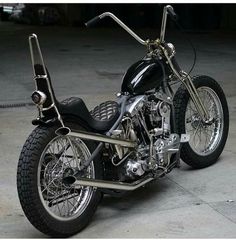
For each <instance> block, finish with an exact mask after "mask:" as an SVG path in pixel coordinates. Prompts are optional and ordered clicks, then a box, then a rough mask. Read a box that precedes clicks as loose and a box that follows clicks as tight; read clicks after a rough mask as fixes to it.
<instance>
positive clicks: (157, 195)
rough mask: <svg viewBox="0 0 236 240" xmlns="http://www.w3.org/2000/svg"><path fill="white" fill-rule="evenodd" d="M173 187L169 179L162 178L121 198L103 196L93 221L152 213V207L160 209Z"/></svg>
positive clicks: (126, 193)
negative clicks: (124, 215) (132, 214)
mask: <svg viewBox="0 0 236 240" xmlns="http://www.w3.org/2000/svg"><path fill="white" fill-rule="evenodd" d="M173 185H174V184H173V182H172V181H171V180H170V179H168V178H167V177H164V178H162V179H159V180H157V181H153V182H151V183H149V184H147V185H146V186H144V187H141V188H139V189H137V190H135V191H131V192H128V191H127V192H125V193H124V194H123V195H121V196H112V195H107V194H105V195H104V197H103V199H102V201H101V204H100V205H99V207H98V211H97V212H96V214H95V219H97V220H99V221H100V220H101V219H107V218H113V217H115V216H117V214H119V215H122V214H128V213H131V212H132V213H140V212H142V211H144V212H147V211H152V208H153V207H155V208H157V209H158V208H160V209H161V205H162V204H161V202H162V201H165V200H164V199H166V195H168V194H169V193H168V192H171V190H170V188H173V187H175V186H173Z"/></svg>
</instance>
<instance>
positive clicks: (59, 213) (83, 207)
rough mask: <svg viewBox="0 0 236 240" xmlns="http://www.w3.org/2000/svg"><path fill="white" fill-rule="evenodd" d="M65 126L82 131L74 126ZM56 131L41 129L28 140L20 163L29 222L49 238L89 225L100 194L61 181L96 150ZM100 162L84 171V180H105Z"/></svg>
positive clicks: (19, 179) (19, 177)
mask: <svg viewBox="0 0 236 240" xmlns="http://www.w3.org/2000/svg"><path fill="white" fill-rule="evenodd" d="M66 125H67V126H69V127H70V128H72V129H81V127H79V126H78V125H76V124H74V123H68V124H66ZM56 129H57V127H50V128H46V127H41V126H39V127H37V128H36V129H35V130H34V131H33V132H32V133H31V135H30V136H29V138H28V139H27V141H26V143H25V145H24V147H23V149H22V152H21V155H20V159H19V164H18V172H17V188H18V195H19V198H20V202H21V205H22V208H23V210H24V212H25V215H26V216H27V218H28V219H29V221H30V222H31V223H32V224H33V225H34V226H35V227H36V228H37V229H39V230H40V231H41V232H43V233H45V234H47V235H50V236H53V237H66V236H70V235H73V234H75V233H77V232H79V231H80V230H81V229H83V228H84V227H85V226H86V225H87V224H88V223H89V221H90V220H91V218H92V216H93V214H94V212H95V210H96V208H97V205H98V203H99V201H100V198H101V192H100V191H99V190H97V189H94V188H92V187H80V188H79V189H76V188H75V186H74V185H70V186H68V185H66V184H64V183H63V181H62V179H63V178H64V177H65V176H68V175H71V174H73V173H74V172H75V171H77V170H78V169H79V168H80V165H81V163H83V161H85V160H87V159H88V158H89V156H90V155H91V152H92V151H93V150H94V148H95V147H96V146H95V145H94V144H93V143H92V142H84V141H82V140H80V139H78V138H75V137H68V136H57V135H56V134H55V130H56ZM97 160H98V161H95V162H92V163H91V164H90V165H89V167H88V168H87V169H86V171H83V177H87V178H97V179H99V178H100V179H101V178H102V165H101V161H99V160H100V159H97Z"/></svg>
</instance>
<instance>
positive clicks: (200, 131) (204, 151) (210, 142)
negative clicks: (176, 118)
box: [185, 87, 224, 156]
mask: <svg viewBox="0 0 236 240" xmlns="http://www.w3.org/2000/svg"><path fill="white" fill-rule="evenodd" d="M197 91H198V94H199V97H200V98H201V100H202V103H203V105H204V106H205V108H206V110H207V111H208V113H209V116H210V119H211V122H210V123H209V124H206V123H204V122H203V121H202V120H201V117H200V116H199V114H198V112H197V109H196V106H195V104H194V103H193V101H192V99H189V101H188V105H187V109H186V113H185V131H186V133H187V134H189V135H190V141H189V145H190V146H191V148H192V149H193V151H195V152H196V153H197V154H199V155H203V156H204V155H209V154H211V153H212V152H214V150H215V149H216V148H217V146H218V144H219V143H220V140H221V138H222V133H223V126H224V116H223V109H222V105H221V102H220V99H219V97H218V96H217V94H216V93H215V92H214V91H213V90H212V89H211V88H209V87H200V88H198V89H197Z"/></svg>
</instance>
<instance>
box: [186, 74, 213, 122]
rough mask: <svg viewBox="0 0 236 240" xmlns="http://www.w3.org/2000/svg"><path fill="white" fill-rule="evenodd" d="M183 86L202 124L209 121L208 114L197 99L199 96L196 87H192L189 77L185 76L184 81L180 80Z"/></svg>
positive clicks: (199, 99)
mask: <svg viewBox="0 0 236 240" xmlns="http://www.w3.org/2000/svg"><path fill="white" fill-rule="evenodd" d="M182 82H183V84H184V85H185V87H186V88H187V90H188V92H189V94H190V97H191V98H192V100H193V103H194V105H195V106H196V109H197V111H198V113H199V115H200V116H201V118H202V120H203V121H204V122H207V121H209V120H210V119H209V118H210V117H209V113H208V112H207V110H206V108H205V106H204V104H203V102H202V100H201V98H200V97H199V94H198V92H197V89H196V87H195V86H194V84H193V82H192V79H191V78H190V76H188V75H186V76H185V78H184V79H182Z"/></svg>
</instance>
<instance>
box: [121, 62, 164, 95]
mask: <svg viewBox="0 0 236 240" xmlns="http://www.w3.org/2000/svg"><path fill="white" fill-rule="evenodd" d="M163 77H164V72H163V68H162V66H161V63H160V62H158V61H156V60H153V59H151V60H146V59H144V60H140V61H138V62H136V63H134V64H133V65H132V66H131V67H130V68H129V69H128V71H127V72H126V73H125V75H124V77H123V82H122V85H121V92H128V93H130V94H132V95H138V94H144V93H145V92H146V91H149V90H151V89H154V88H158V87H160V86H161V84H162V81H163Z"/></svg>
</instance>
